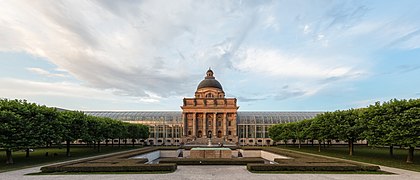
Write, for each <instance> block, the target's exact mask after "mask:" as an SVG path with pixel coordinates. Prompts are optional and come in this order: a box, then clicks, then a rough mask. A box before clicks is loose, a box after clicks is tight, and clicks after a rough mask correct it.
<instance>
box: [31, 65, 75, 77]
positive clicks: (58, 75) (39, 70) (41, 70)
mask: <svg viewBox="0 0 420 180" xmlns="http://www.w3.org/2000/svg"><path fill="white" fill-rule="evenodd" d="M26 70H28V71H30V72H33V73H35V74H39V75H43V76H47V77H62V78H63V77H68V75H65V74H60V73H51V72H48V71H47V70H44V69H41V68H34V67H32V68H26Z"/></svg>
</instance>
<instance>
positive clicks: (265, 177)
mask: <svg viewBox="0 0 420 180" xmlns="http://www.w3.org/2000/svg"><path fill="white" fill-rule="evenodd" d="M39 168H40V167H34V168H28V169H22V170H17V171H10V172H5V173H0V179H1V180H18V179H28V180H38V179H51V180H61V179H71V180H91V179H92V180H95V179H98V180H107V179H127V180H129V179H151V180H157V179H168V180H176V179H191V180H192V179H194V180H195V179H217V180H221V179H229V180H231V179H242V180H251V179H257V180H271V179H273V180H274V179H276V180H278V179H292V180H293V179H299V180H300V179H308V180H318V179H337V180H338V179H339V180H344V179H349V180H358V179H360V180H369V179H378V180H379V179H380V180H382V179H383V180H387V179H389V180H399V179H404V180H406V179H407V180H408V179H419V180H420V173H418V172H413V171H407V170H401V169H396V168H389V167H383V166H381V169H382V170H384V171H388V172H393V173H396V174H392V175H384V174H256V173H250V172H248V171H247V170H246V167H245V166H178V169H177V170H176V171H175V172H173V173H168V174H115V175H113V174H93V175H25V174H27V173H34V172H39Z"/></svg>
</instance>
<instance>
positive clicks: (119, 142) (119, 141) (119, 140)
mask: <svg viewBox="0 0 420 180" xmlns="http://www.w3.org/2000/svg"><path fill="white" fill-rule="evenodd" d="M120 147H121V139H120V138H118V148H120Z"/></svg>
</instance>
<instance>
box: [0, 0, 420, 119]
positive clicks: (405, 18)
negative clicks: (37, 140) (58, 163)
mask: <svg viewBox="0 0 420 180" xmlns="http://www.w3.org/2000/svg"><path fill="white" fill-rule="evenodd" d="M419 17H420V2H419V1H417V0H411V1H410V0H398V1H394V0H366V1H362V0H352V1H346V0H326V1H323V0H316V1H313V0H306V1H305V0H293V1H290V0H286V1H281V0H275V1H254V0H242V1H236V0H235V1H234V0H220V1H219V0H144V1H140V0H139V1H134V0H133V1H131V0H126V1H114V0H101V1H85V0H71V1H69V0H67V1H59V0H51V1H48V0H40V1H25V0H13V1H7V0H0V98H8V99H26V100H28V101H30V102H35V103H37V104H42V105H47V106H52V107H60V108H65V109H72V110H138V111H142V110H143V111H145V110H155V111H161V110H177V111H180V110H181V109H180V106H181V105H182V99H183V98H184V97H193V96H194V92H195V91H196V88H197V85H198V84H199V82H200V81H201V80H202V79H204V76H205V73H206V71H207V70H208V68H209V67H211V69H212V70H213V71H214V76H215V77H216V79H217V80H218V81H219V82H220V83H221V84H222V86H223V90H224V91H225V93H226V97H235V98H237V99H238V102H237V103H238V105H239V106H240V108H239V110H240V111H333V110H337V109H349V108H359V107H366V106H368V105H369V104H372V103H374V102H376V101H388V100H390V99H393V98H397V99H410V98H420V18H419Z"/></svg>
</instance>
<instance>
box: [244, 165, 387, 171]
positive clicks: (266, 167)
mask: <svg viewBox="0 0 420 180" xmlns="http://www.w3.org/2000/svg"><path fill="white" fill-rule="evenodd" d="M247 169H248V170H249V171H378V170H379V166H353V165H347V166H346V165H335V166H329V165H284V164H248V165H247Z"/></svg>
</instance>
